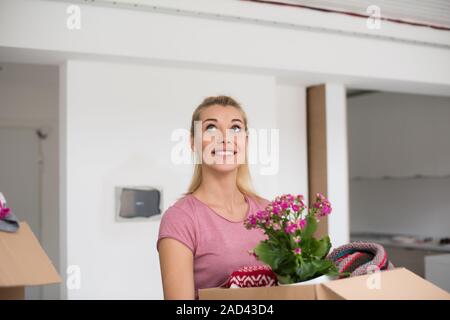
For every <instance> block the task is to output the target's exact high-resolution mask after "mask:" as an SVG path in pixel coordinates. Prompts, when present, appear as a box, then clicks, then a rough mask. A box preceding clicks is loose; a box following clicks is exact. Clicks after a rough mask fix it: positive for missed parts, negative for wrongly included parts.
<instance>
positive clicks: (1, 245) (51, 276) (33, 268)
mask: <svg viewBox="0 0 450 320" xmlns="http://www.w3.org/2000/svg"><path fill="white" fill-rule="evenodd" d="M59 282H61V277H60V276H59V274H58V272H56V269H55V267H54V266H53V264H52V263H51V261H50V259H49V258H48V256H47V255H46V253H45V252H44V250H43V249H42V247H41V245H40V244H39V241H38V240H37V239H36V237H35V235H34V234H33V232H32V231H31V229H30V226H29V225H28V224H27V223H26V222H20V228H19V230H18V231H17V232H15V233H8V232H3V231H0V300H5V299H24V298H25V287H26V286H38V285H44V284H51V283H59Z"/></svg>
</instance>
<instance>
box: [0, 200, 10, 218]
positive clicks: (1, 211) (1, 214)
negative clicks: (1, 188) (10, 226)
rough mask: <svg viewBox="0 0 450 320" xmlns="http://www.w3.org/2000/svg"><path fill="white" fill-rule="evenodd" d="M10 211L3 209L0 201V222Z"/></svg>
mask: <svg viewBox="0 0 450 320" xmlns="http://www.w3.org/2000/svg"><path fill="white" fill-rule="evenodd" d="M10 211H11V209H10V208H7V207H5V206H4V205H3V203H1V201H0V220H3V219H5V218H6V217H7V216H8V215H9V212H10Z"/></svg>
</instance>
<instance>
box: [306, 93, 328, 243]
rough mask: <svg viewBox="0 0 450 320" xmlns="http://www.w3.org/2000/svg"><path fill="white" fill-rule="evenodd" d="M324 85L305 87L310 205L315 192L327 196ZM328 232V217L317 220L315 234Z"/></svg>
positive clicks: (318, 235)
mask: <svg viewBox="0 0 450 320" xmlns="http://www.w3.org/2000/svg"><path fill="white" fill-rule="evenodd" d="M325 90H326V88H325V85H324V84H323V85H318V86H312V87H308V88H307V102H306V113H307V117H306V119H307V135H308V199H309V205H310V206H311V205H312V203H313V202H314V199H315V194H316V193H318V192H320V193H322V194H323V195H324V196H325V197H328V185H327V131H326V129H327V123H326V100H325ZM327 234H328V217H325V218H323V219H321V221H320V222H319V225H318V228H317V231H316V236H317V237H323V236H325V235H327Z"/></svg>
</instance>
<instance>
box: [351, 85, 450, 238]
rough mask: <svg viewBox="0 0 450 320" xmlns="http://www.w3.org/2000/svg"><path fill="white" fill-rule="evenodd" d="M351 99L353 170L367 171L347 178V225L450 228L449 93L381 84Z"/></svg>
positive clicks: (433, 232)
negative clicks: (400, 90)
mask: <svg viewBox="0 0 450 320" xmlns="http://www.w3.org/2000/svg"><path fill="white" fill-rule="evenodd" d="M348 104H349V107H348V109H349V112H348V123H349V145H350V146H349V152H350V153H349V157H350V176H351V177H352V178H356V177H358V176H359V177H363V178H367V179H361V180H351V183H350V186H351V190H350V198H351V222H352V226H351V227H352V231H372V232H381V233H382V232H386V233H403V234H417V235H422V236H433V237H444V236H449V231H448V230H449V228H448V227H449V226H450V214H449V212H450V199H449V197H448V195H449V194H450V139H449V137H450V126H449V121H450V99H449V98H446V97H433V96H422V95H406V94H395V93H386V92H383V93H375V94H368V95H363V96H358V97H355V98H351V99H349V102H348ZM414 175H424V176H426V177H427V176H430V177H429V178H425V179H413V176H414ZM383 176H393V177H398V178H403V179H391V180H382V179H380V178H381V177H383Z"/></svg>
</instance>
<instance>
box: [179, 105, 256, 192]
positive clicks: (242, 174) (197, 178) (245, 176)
mask: <svg viewBox="0 0 450 320" xmlns="http://www.w3.org/2000/svg"><path fill="white" fill-rule="evenodd" d="M213 105H220V106H224V107H233V108H236V109H237V110H239V111H240V112H241V114H242V118H243V120H244V126H245V132H246V134H248V121H247V115H246V114H245V111H244V109H242V107H241V105H240V104H239V103H238V102H237V101H236V100H234V99H233V98H231V97H228V96H212V97H207V98H205V99H204V100H203V102H202V103H201V104H200V105H199V106H198V107H197V108H196V109H195V110H194V113H193V114H192V120H191V130H190V131H191V137H192V138H193V137H194V123H195V121H200V114H201V112H202V111H203V110H205V109H206V108H208V107H210V106H213ZM247 150H248V148H246V154H245V159H246V161H245V163H242V164H240V165H239V167H238V172H237V178H236V185H237V188H238V189H239V191H240V192H242V193H243V194H245V195H247V196H251V197H254V198H255V199H257V200H260V199H262V198H261V197H260V196H259V195H257V194H256V192H255V190H254V189H253V184H252V182H251V176H250V170H249V167H248V163H247V159H248V152H247ZM201 183H202V164H201V163H196V164H195V166H194V173H193V176H192V179H191V183H190V184H189V187H188V191H187V192H186V193H184V195H189V194H192V193H193V192H194V191H195V190H197V189H198V187H200V185H201Z"/></svg>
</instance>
